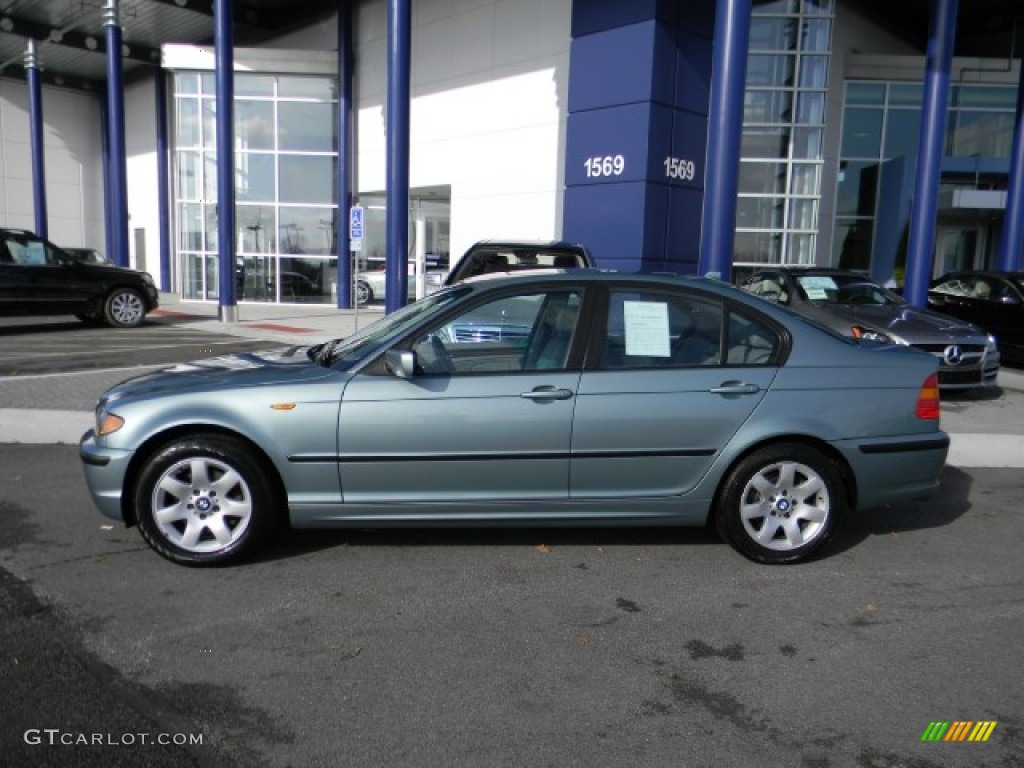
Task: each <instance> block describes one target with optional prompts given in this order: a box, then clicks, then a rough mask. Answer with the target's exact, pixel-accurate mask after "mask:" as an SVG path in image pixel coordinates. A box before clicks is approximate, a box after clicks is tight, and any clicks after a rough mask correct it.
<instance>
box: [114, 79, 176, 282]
mask: <svg viewBox="0 0 1024 768" xmlns="http://www.w3.org/2000/svg"><path fill="white" fill-rule="evenodd" d="M124 112H125V121H124V122H125V154H126V155H127V161H126V164H125V166H126V167H125V172H126V175H127V179H128V250H129V252H130V263H129V266H131V267H135V268H140V267H142V266H143V263H142V262H143V259H142V258H141V255H140V254H139V253H138V252H137V249H136V240H135V231H136V230H137V229H143V230H145V260H144V261H145V265H144V266H145V268H146V271H147V272H149V273H150V274H151V275H152V276H153V279H154V280H156V282H157V287H158V288H159V289H160V290H162V291H167V290H170V286H166V285H160V206H159V196H158V195H159V189H160V185H159V184H158V183H157V154H156V86H155V84H154V82H153V79H152V78H149V79H146V80H143V81H140V82H138V83H133V84H132V85H130V86H128V87H127V88H126V89H125V94H124ZM170 114H171V112H170V108H168V116H170ZM168 194H171V193H170V192H168ZM172 249H173V238H172ZM172 258H173V257H172Z"/></svg>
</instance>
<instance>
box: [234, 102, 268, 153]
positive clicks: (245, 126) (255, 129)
mask: <svg viewBox="0 0 1024 768" xmlns="http://www.w3.org/2000/svg"><path fill="white" fill-rule="evenodd" d="M273 148H274V103H273V102H272V101H249V100H247V99H236V100H235V149H273Z"/></svg>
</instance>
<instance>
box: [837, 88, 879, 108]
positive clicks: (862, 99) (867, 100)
mask: <svg viewBox="0 0 1024 768" xmlns="http://www.w3.org/2000/svg"><path fill="white" fill-rule="evenodd" d="M884 101H885V86H884V85H882V84H881V83H847V84H846V103H847V104H875V105H879V106H881V104H882V103H883V102H884Z"/></svg>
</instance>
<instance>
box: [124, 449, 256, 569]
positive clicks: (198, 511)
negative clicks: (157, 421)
mask: <svg viewBox="0 0 1024 768" xmlns="http://www.w3.org/2000/svg"><path fill="white" fill-rule="evenodd" d="M275 499H276V494H275V493H274V486H273V484H272V483H271V481H270V479H269V473H268V472H267V470H266V468H265V467H263V466H262V464H260V462H258V461H257V460H255V459H254V458H252V456H251V450H247V447H246V446H245V445H244V444H243V443H241V442H240V441H238V440H235V439H233V438H230V437H224V436H217V435H199V436H196V437H189V438H184V439H180V440H176V441H174V442H172V443H169V444H168V445H166V446H164V447H163V448H161V449H159V450H158V451H156V452H155V453H154V454H153V455H152V456H150V457H149V458H148V459H147V460H146V462H145V465H144V466H143V468H142V471H141V472H140V474H139V479H138V482H137V483H136V486H135V495H134V500H135V510H136V513H137V517H138V522H139V531H140V532H141V533H142V537H143V538H144V539H145V540H146V543H147V544H149V546H150V547H152V548H153V549H154V550H155V551H156V552H158V553H159V554H161V555H163V556H164V557H166V558H167V559H168V560H171V561H174V562H177V563H184V564H188V565H218V564H222V563H227V562H230V561H233V560H237V559H240V558H242V557H243V556H245V555H247V554H249V553H250V552H252V551H253V550H254V549H255V548H256V547H257V546H258V545H259V544H260V543H261V542H262V541H263V539H265V538H266V536H267V534H268V533H269V531H270V529H271V527H272V524H273V520H274V503H275Z"/></svg>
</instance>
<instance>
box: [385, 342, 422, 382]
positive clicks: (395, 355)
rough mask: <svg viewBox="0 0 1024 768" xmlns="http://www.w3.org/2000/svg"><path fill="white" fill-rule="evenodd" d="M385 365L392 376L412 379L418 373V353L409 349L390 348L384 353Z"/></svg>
mask: <svg viewBox="0 0 1024 768" xmlns="http://www.w3.org/2000/svg"><path fill="white" fill-rule="evenodd" d="M384 367H385V368H386V369H387V372H388V373H390V374H391V375H392V376H397V377H398V378H400V379H411V378H412V377H413V375H414V374H415V373H416V353H415V352H413V351H412V350H409V349H389V350H388V351H387V352H385V353H384Z"/></svg>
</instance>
